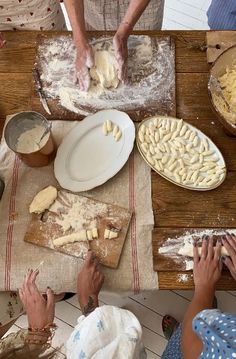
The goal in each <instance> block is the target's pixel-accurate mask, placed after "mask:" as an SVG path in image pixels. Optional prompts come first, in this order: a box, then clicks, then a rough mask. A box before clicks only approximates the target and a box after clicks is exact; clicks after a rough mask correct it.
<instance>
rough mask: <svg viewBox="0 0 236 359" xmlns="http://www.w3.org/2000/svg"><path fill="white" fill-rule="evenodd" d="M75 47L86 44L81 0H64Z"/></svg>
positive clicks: (82, 2)
mask: <svg viewBox="0 0 236 359" xmlns="http://www.w3.org/2000/svg"><path fill="white" fill-rule="evenodd" d="M64 4H65V7H66V11H67V14H68V16H69V19H70V23H71V27H72V30H73V38H74V43H75V46H76V47H79V46H83V45H86V44H87V37H86V28H85V20H84V1H83V0H64Z"/></svg>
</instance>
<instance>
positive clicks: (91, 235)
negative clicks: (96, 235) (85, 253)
mask: <svg viewBox="0 0 236 359" xmlns="http://www.w3.org/2000/svg"><path fill="white" fill-rule="evenodd" d="M86 234H87V238H88V240H89V241H92V240H93V234H92V231H91V230H90V229H87V231H86Z"/></svg>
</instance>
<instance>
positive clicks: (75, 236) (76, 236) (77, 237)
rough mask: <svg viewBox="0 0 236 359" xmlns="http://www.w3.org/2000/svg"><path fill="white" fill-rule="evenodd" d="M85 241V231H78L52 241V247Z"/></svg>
mask: <svg viewBox="0 0 236 359" xmlns="http://www.w3.org/2000/svg"><path fill="white" fill-rule="evenodd" d="M85 241H87V233H86V231H85V230H84V231H80V232H77V233H71V234H68V235H67V236H62V237H58V238H56V239H53V244H54V246H63V245H64V244H68V243H74V242H85Z"/></svg>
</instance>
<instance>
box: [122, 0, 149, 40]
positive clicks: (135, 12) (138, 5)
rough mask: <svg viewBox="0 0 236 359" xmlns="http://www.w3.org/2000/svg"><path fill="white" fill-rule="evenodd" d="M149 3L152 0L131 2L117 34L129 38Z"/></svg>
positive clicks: (133, 0)
mask: <svg viewBox="0 0 236 359" xmlns="http://www.w3.org/2000/svg"><path fill="white" fill-rule="evenodd" d="M149 2H150V0H131V1H130V4H129V7H128V9H127V11H126V14H125V16H124V19H123V21H122V23H121V24H120V26H119V28H118V30H117V33H119V35H120V36H122V37H125V38H128V36H129V33H130V31H132V29H133V27H134V25H135V24H136V22H137V21H138V19H139V18H140V16H141V15H142V13H143V11H144V10H145V9H146V7H147V5H148V3H149Z"/></svg>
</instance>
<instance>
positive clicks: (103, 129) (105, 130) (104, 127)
mask: <svg viewBox="0 0 236 359" xmlns="http://www.w3.org/2000/svg"><path fill="white" fill-rule="evenodd" d="M102 132H103V134H104V136H107V135H108V130H107V121H105V122H103V125H102Z"/></svg>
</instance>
